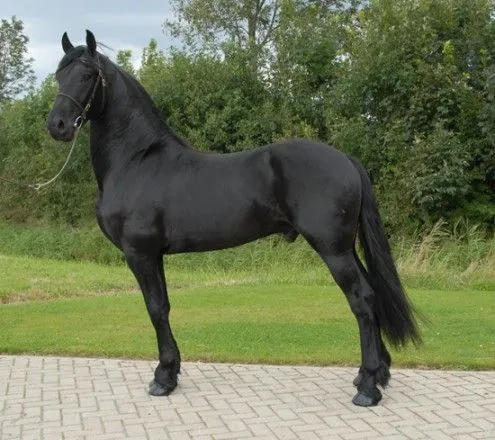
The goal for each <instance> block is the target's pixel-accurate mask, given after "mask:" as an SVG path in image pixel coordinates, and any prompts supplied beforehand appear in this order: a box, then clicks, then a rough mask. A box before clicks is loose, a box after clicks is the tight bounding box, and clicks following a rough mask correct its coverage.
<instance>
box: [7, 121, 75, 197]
mask: <svg viewBox="0 0 495 440" xmlns="http://www.w3.org/2000/svg"><path fill="white" fill-rule="evenodd" d="M76 121H77V119H76ZM76 123H77V122H76ZM76 123H74V126H75V127H76V133H75V134H74V140H73V141H72V146H71V147H70V150H69V154H68V155H67V159H65V163H64V164H63V165H62V168H60V171H59V172H58V173H57V174H55V176H53V177H52V178H51V179H50V180H47V181H46V182H38V183H27V182H19V181H16V180H10V179H6V178H4V177H1V176H0V181H3V182H7V183H11V184H13V185H18V186H25V187H27V188H31V189H34V190H35V191H39V190H40V189H41V188H44V187H45V186H48V185H50V184H52V183H53V182H55V180H57V179H58V178H59V177H60V176H61V175H62V173H63V172H64V170H65V168H66V167H67V165H68V164H69V161H70V158H71V156H72V152H73V151H74V147H75V146H76V140H77V135H78V134H79V130H80V129H81V125H82V124H77V125H76Z"/></svg>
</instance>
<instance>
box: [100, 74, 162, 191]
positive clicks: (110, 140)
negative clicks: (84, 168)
mask: <svg viewBox="0 0 495 440" xmlns="http://www.w3.org/2000/svg"><path fill="white" fill-rule="evenodd" d="M110 87H112V90H109V91H108V95H107V96H108V100H107V103H106V105H105V110H104V115H103V117H101V118H98V119H96V120H95V121H92V122H91V157H92V161H93V168H94V171H95V174H96V178H97V181H98V185H99V186H100V189H101V185H102V182H103V180H104V179H105V177H106V176H107V175H108V174H109V173H110V172H112V171H118V170H119V169H122V168H123V167H127V166H128V165H129V163H130V161H131V160H132V158H133V157H135V156H136V154H137V153H138V152H139V151H143V150H145V149H146V148H147V147H148V146H150V145H151V144H153V143H155V142H157V141H159V140H160V139H163V138H164V137H165V136H166V134H167V132H168V131H169V129H168V127H167V125H166V124H165V122H163V120H161V118H160V117H159V115H158V113H157V111H156V109H155V108H154V104H153V102H152V101H151V98H149V96H147V95H145V92H144V90H143V89H142V88H141V87H140V86H138V84H137V83H136V82H135V80H132V79H130V78H126V77H124V76H123V75H122V74H121V73H119V72H117V73H115V77H114V78H112V81H111V86H110Z"/></svg>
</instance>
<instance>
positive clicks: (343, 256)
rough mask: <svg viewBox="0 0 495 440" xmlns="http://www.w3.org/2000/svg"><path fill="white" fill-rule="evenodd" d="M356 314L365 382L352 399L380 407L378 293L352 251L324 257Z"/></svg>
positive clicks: (361, 383)
mask: <svg viewBox="0 0 495 440" xmlns="http://www.w3.org/2000/svg"><path fill="white" fill-rule="evenodd" d="M319 254H320V256H321V257H322V259H323V260H324V261H325V263H326V264H327V266H328V268H329V269H330V272H331V273H332V275H333V277H334V279H335V281H336V282H337V284H338V285H339V287H340V288H341V289H342V291H343V292H344V293H345V295H346V298H347V301H348V302H349V305H350V307H351V310H352V312H353V313H354V315H355V317H356V319H357V322H358V326H359V336H360V342H361V379H360V383H359V384H358V393H357V394H356V395H355V396H354V398H353V399H352V401H353V403H354V404H356V405H359V406H372V405H376V404H377V403H378V402H379V401H380V400H381V398H382V395H381V393H380V391H379V390H378V388H377V386H376V384H377V382H378V379H379V377H378V375H379V367H380V351H381V347H380V343H379V334H378V327H377V323H376V318H375V313H374V309H373V303H374V295H375V294H374V292H373V290H372V288H371V286H370V285H369V284H368V282H367V281H366V278H365V277H364V276H363V274H362V272H361V270H360V268H359V264H358V262H357V261H356V258H355V256H354V252H353V250H352V249H350V250H348V251H345V252H343V253H340V254H337V255H335V254H333V253H321V252H319Z"/></svg>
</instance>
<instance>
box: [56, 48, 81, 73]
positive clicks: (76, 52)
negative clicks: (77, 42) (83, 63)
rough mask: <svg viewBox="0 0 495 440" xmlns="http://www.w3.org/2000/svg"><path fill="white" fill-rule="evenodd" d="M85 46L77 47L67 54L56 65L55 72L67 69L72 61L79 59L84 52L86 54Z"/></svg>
mask: <svg viewBox="0 0 495 440" xmlns="http://www.w3.org/2000/svg"><path fill="white" fill-rule="evenodd" d="M86 50H87V49H86V46H77V47H74V48H73V49H71V50H70V51H69V52H67V53H66V54H65V55H64V57H63V58H62V59H61V60H60V63H58V67H57V72H58V71H59V70H62V69H63V68H65V67H67V66H68V65H69V64H70V63H72V61H74V60H75V59H77V58H79V57H80V56H81V55H82V54H83V53H84V52H86Z"/></svg>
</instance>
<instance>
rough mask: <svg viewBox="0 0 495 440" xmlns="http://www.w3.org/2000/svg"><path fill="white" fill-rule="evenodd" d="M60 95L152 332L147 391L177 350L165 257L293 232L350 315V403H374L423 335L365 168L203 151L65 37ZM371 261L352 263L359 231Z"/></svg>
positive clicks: (56, 118)
mask: <svg viewBox="0 0 495 440" xmlns="http://www.w3.org/2000/svg"><path fill="white" fill-rule="evenodd" d="M62 47H63V49H64V52H65V56H64V57H63V58H62V60H61V61H60V64H59V66H58V70H57V72H56V78H57V81H58V84H59V87H60V93H59V95H58V96H57V97H56V99H55V102H54V106H53V109H52V110H51V113H50V115H49V117H48V129H49V131H50V133H51V135H52V136H53V137H54V138H55V139H58V140H63V141H70V140H72V139H73V137H74V134H75V131H76V130H77V128H78V127H79V126H80V125H81V124H82V123H84V122H85V120H90V121H91V136H90V148H91V160H92V164H93V168H94V173H95V176H96V181H97V183H98V189H99V200H98V202H97V207H96V215H97V219H98V223H99V225H100V227H101V229H102V231H103V232H104V233H105V235H106V236H107V237H108V238H109V239H110V240H111V241H112V243H114V244H115V246H117V247H118V248H119V249H121V250H122V251H123V253H124V255H125V258H126V261H127V264H128V265H129V267H130V269H131V270H132V272H133V273H134V275H135V276H136V279H137V281H138V282H139V285H140V287H141V290H142V292H143V295H144V299H145V302H146V307H147V309H148V313H149V316H150V318H151V321H152V323H153V326H154V328H155V330H156V336H157V342H158V350H159V364H158V366H157V368H156V370H155V375H154V379H153V380H152V382H151V383H150V386H149V392H150V394H152V395H157V396H161V395H167V394H169V393H170V392H171V391H172V390H173V389H174V388H175V387H176V386H177V375H178V373H179V370H180V353H179V349H178V347H177V343H176V341H175V339H174V336H173V334H172V330H171V328H170V324H169V312H170V303H169V299H168V295H167V290H166V284H165V275H164V268H163V255H164V254H172V253H179V252H197V251H209V250H214V249H222V248H227V247H232V246H237V245H240V244H242V243H246V242H249V241H252V240H255V239H258V238H260V237H265V236H267V235H270V234H275V233H281V234H284V235H286V236H287V237H289V238H291V239H294V238H295V237H296V236H297V234H301V235H302V236H303V237H304V238H305V239H306V240H307V241H308V242H309V243H310V245H311V246H312V247H313V248H314V249H315V251H316V252H318V254H319V255H320V257H321V258H322V259H323V261H324V262H325V263H326V265H327V266H328V268H329V269H330V272H331V274H332V275H333V277H334V279H335V281H336V282H337V284H338V285H339V286H340V288H341V289H342V291H343V292H344V293H345V295H346V297H347V300H348V301H349V304H350V307H351V310H352V312H353V313H354V315H355V316H356V319H357V322H358V326H359V333H360V342H361V353H362V357H361V367H360V369H359V374H358V376H357V377H356V379H355V380H354V384H355V385H356V386H357V389H358V393H357V394H356V396H355V397H354V399H353V402H354V403H355V404H356V405H361V406H369V405H375V404H376V403H378V402H379V401H380V399H381V393H380V391H379V390H378V388H377V384H379V385H381V386H385V385H387V382H388V380H389V378H390V373H389V367H390V363H391V358H390V354H389V352H388V351H387V349H386V347H385V345H384V343H383V340H382V333H383V334H384V336H386V337H387V338H388V340H389V341H390V342H391V343H392V344H394V345H396V346H400V345H404V344H405V343H406V342H408V341H409V340H412V341H413V342H419V341H420V333H419V331H418V326H417V323H416V320H415V318H414V313H413V308H412V306H411V305H410V303H409V301H408V299H407V297H406V295H405V293H404V291H403V289H402V286H401V283H400V280H399V277H398V275H397V270H396V268H395V265H394V262H393V260H392V257H391V253H390V247H389V244H388V241H387V238H386V235H385V231H384V228H383V224H382V221H381V220H380V216H379V213H378V209H377V206H376V202H375V199H374V197H373V194H372V188H371V183H370V180H369V178H368V176H367V173H366V171H365V170H364V168H363V167H362V166H361V165H360V164H359V162H358V161H356V160H355V159H353V158H350V157H348V156H346V155H345V154H343V153H341V152H339V151H337V150H335V149H334V148H332V147H330V146H328V145H325V144H321V143H316V142H313V141H308V140H299V139H297V140H296V139H294V140H286V141H283V142H280V143H277V144H272V145H266V146H264V147H261V148H257V149H254V150H251V151H246V152H242V153H232V154H211V153H204V152H200V151H197V150H194V149H193V148H191V147H190V146H189V145H188V144H187V143H186V142H185V141H184V140H182V139H180V138H179V137H178V136H176V135H175V134H174V133H173V132H172V130H171V129H170V128H169V127H168V126H167V124H166V123H165V122H164V121H163V120H162V118H161V117H160V115H159V112H158V110H157V109H156V107H155V105H154V104H153V102H152V100H151V98H150V97H149V95H148V94H147V93H146V91H145V90H144V89H143V87H142V86H141V85H140V84H139V83H138V82H137V81H136V79H134V78H133V77H132V76H130V75H129V74H127V73H126V72H124V71H123V70H122V69H120V68H119V67H118V66H117V65H115V64H114V63H112V62H111V61H110V60H109V59H108V58H106V57H105V56H103V55H101V54H100V53H98V52H97V47H96V41H95V37H94V35H93V34H92V33H91V32H89V31H87V35H86V46H78V47H74V46H73V45H72V44H71V43H70V41H69V39H68V37H67V34H66V33H64V35H63V37H62ZM358 230H359V237H360V242H361V243H362V246H363V248H364V255H365V259H366V265H367V268H365V267H364V266H363V264H362V263H361V262H360V260H359V258H358V256H357V254H356V251H355V242H356V235H357V234H358Z"/></svg>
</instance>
